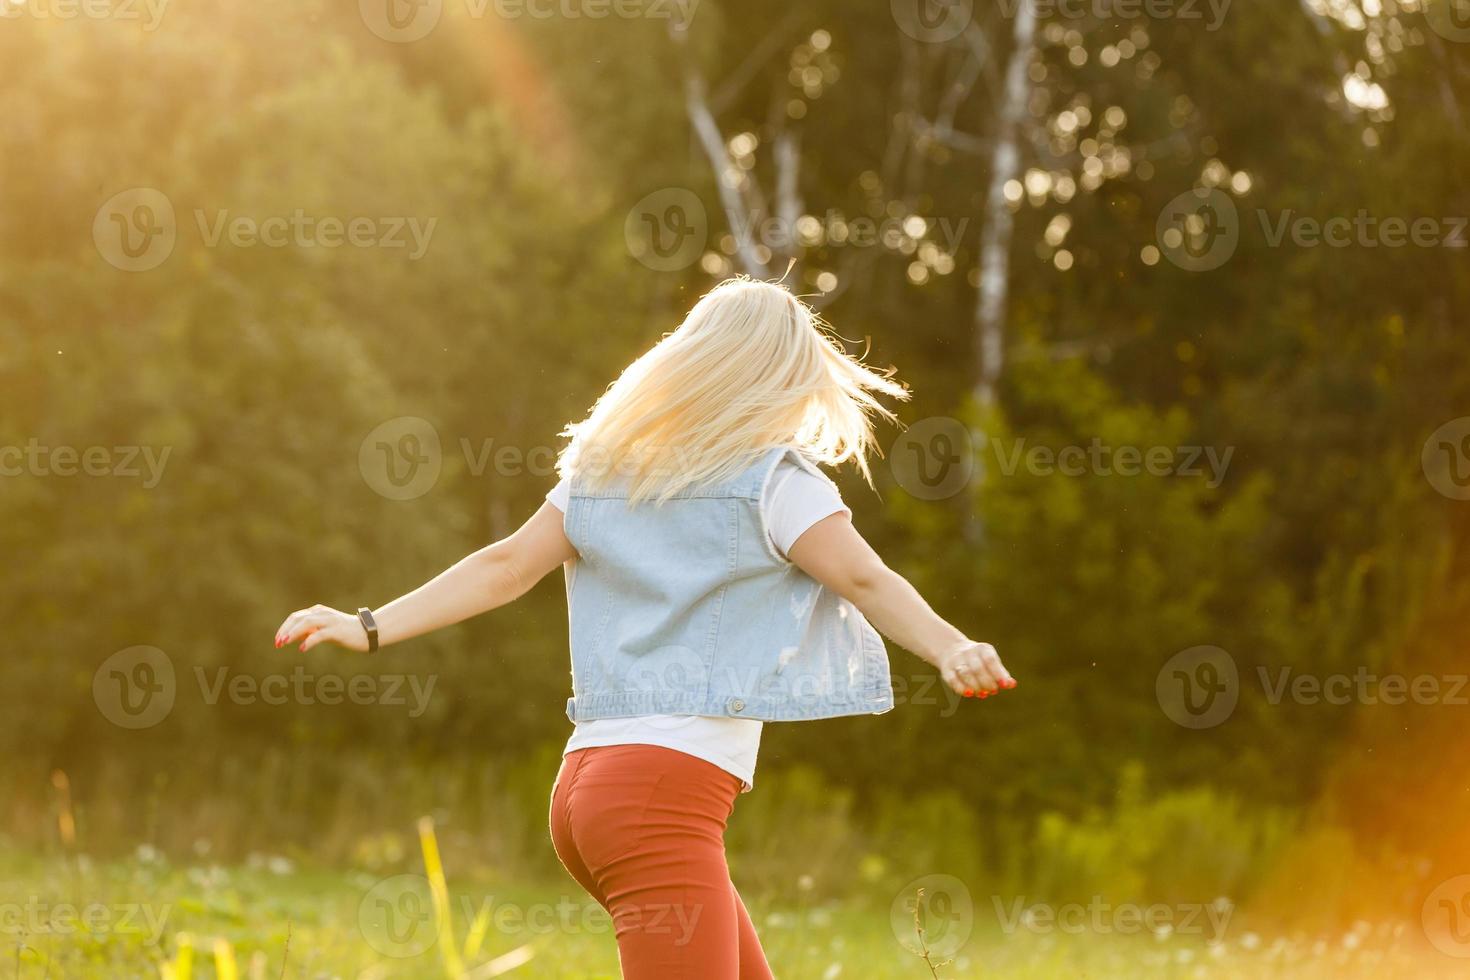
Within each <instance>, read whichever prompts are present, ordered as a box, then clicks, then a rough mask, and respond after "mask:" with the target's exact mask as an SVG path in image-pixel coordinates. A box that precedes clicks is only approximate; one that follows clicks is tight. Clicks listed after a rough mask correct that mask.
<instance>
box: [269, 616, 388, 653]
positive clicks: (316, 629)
mask: <svg viewBox="0 0 1470 980" xmlns="http://www.w3.org/2000/svg"><path fill="white" fill-rule="evenodd" d="M297 641H302V642H301V650H302V652H303V653H304V652H306V651H307V650H310V649H311V648H312V647H314V646H316V645H317V644H318V643H335V644H337V645H338V646H339V647H345V648H347V649H348V650H358V651H366V650H367V648H368V637H367V630H365V629H363V626H362V623H361V621H359V620H358V618H357V617H356V616H354V615H353V614H352V613H345V612H342V611H341V610H340V609H333V608H332V607H331V606H321V605H317V606H312V607H311V608H310V609H298V610H296V611H295V612H293V613H292V614H291V615H289V616H287V617H286V621H285V622H284V623H282V624H281V628H280V629H278V630H276V647H277V649H279V648H280V647H283V646H285V645H286V644H288V643H295V642H297Z"/></svg>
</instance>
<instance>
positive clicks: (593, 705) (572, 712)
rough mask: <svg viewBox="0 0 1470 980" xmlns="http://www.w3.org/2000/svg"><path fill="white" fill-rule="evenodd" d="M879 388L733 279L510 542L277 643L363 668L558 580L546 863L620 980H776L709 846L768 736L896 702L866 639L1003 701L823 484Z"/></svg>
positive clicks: (650, 368) (306, 625)
mask: <svg viewBox="0 0 1470 980" xmlns="http://www.w3.org/2000/svg"><path fill="white" fill-rule="evenodd" d="M875 393H881V394H885V395H889V396H892V397H895V398H904V397H906V394H907V393H906V392H905V390H904V389H903V388H902V387H901V386H899V385H898V384H896V383H895V382H893V381H892V380H890V379H889V378H887V377H885V376H883V375H880V374H877V373H875V372H873V371H871V370H870V369H868V368H867V367H865V366H864V365H862V364H861V363H860V362H858V361H857V360H855V359H853V358H851V357H849V356H848V355H847V354H846V353H845V352H844V351H843V349H842V348H841V347H840V346H839V345H838V344H837V343H836V342H835V341H834V340H832V339H831V338H830V337H829V336H828V335H827V334H826V333H824V332H823V330H822V327H821V325H820V324H819V322H818V321H817V319H816V317H815V315H814V314H813V312H812V311H811V310H810V309H809V308H808V307H807V306H806V305H805V304H804V303H802V302H801V301H800V300H798V299H797V298H796V297H795V296H793V295H792V294H791V293H790V292H788V291H787V290H786V289H784V288H782V287H781V286H778V285H774V284H771V283H765V282H754V281H750V280H745V279H737V280H730V281H727V282H725V283H723V284H721V285H720V286H718V287H717V288H716V289H714V290H713V291H711V292H710V293H709V294H708V295H706V296H705V297H704V298H703V299H701V300H700V301H699V303H697V304H696V305H695V307H694V309H693V310H692V311H690V313H689V315H688V317H686V318H685V320H684V322H683V323H682V324H681V325H680V326H679V328H678V329H677V330H675V331H674V332H673V333H671V334H669V335H667V336H665V337H664V339H663V340H661V341H660V342H659V343H658V344H656V345H654V347H653V348H652V349H650V350H649V351H648V352H647V353H645V354H644V355H643V356H642V357H640V358H638V360H636V361H635V362H633V364H632V365H631V366H629V367H628V368H627V370H625V371H624V372H623V374H622V376H621V377H619V378H618V380H617V381H616V382H615V383H614V384H613V385H612V386H611V387H609V388H608V390H607V392H606V393H605V394H603V396H602V397H601V398H600V399H599V400H598V402H597V404H596V405H595V406H594V407H593V409H592V412H591V414H590V415H589V416H588V417H587V418H586V419H585V420H584V421H582V422H580V423H576V424H574V425H570V426H568V427H567V430H566V432H565V433H564V435H567V436H569V437H570V441H569V443H568V445H567V446H566V447H565V449H564V450H563V451H562V453H561V456H560V458H559V460H558V471H559V473H560V475H561V478H562V479H561V482H560V483H558V484H557V485H556V487H555V488H554V489H553V490H552V491H551V492H550V493H549V494H548V495H547V500H546V503H545V504H543V505H542V507H541V508H540V510H538V511H537V512H536V514H535V515H534V516H532V517H531V519H530V520H529V521H527V522H526V524H525V525H524V526H522V527H521V528H520V529H519V530H518V531H516V532H515V533H514V534H512V535H511V536H510V537H508V538H506V539H505V540H503V541H498V542H496V543H495V544H493V545H490V546H489V547H487V548H484V549H482V550H480V551H477V552H475V553H474V554H472V555H470V556H469V557H468V558H465V559H464V560H463V561H461V562H459V564H457V565H455V566H454V567H452V568H450V569H449V570H448V571H446V572H444V573H442V574H441V575H439V576H438V577H437V578H435V579H433V580H432V581H430V582H429V583H427V584H426V585H423V586H421V587H420V588H418V589H416V590H415V591H413V592H411V593H409V594H408V595H405V596H403V597H401V598H399V599H396V600H394V601H393V602H391V603H389V604H388V605H386V606H384V607H382V608H381V609H378V610H375V611H370V610H366V609H364V610H361V611H360V612H359V614H358V615H357V616H353V615H351V614H349V613H345V612H339V611H337V610H334V609H329V608H326V607H323V606H315V607H313V608H311V609H303V610H301V611H299V612H295V613H292V614H291V615H290V616H289V617H287V619H286V621H285V623H284V624H282V626H281V628H280V630H279V631H278V632H277V635H276V646H278V647H279V646H283V645H285V644H287V643H297V642H300V644H301V649H302V650H310V649H312V648H313V647H315V646H317V645H318V644H321V643H336V644H338V645H339V646H343V647H347V648H349V649H353V650H366V649H376V647H377V646H379V645H386V644H389V643H397V642H399V641H401V640H406V639H408V638H410V637H414V636H419V635H421V634H423V633H427V632H429V631H431V630H436V629H439V628H440V627H443V626H448V625H450V624H451V623H457V622H460V621H461V620H464V619H468V618H469V617H471V616H474V615H476V614H478V613H482V612H485V611H487V610H490V609H494V608H496V607H498V606H503V605H505V604H506V603H509V602H511V601H512V600H514V599H516V598H518V597H520V596H521V595H524V594H525V593H526V591H527V590H528V589H530V588H531V587H532V586H533V585H535V584H536V583H537V582H538V581H539V580H540V579H541V578H542V577H543V576H544V575H546V574H547V573H548V572H550V571H551V570H552V569H554V568H556V567H557V566H559V565H561V566H565V569H566V582H567V601H568V606H569V621H570V639H571V660H572V694H573V697H572V698H571V699H570V700H569V701H568V702H567V715H568V717H569V718H570V719H571V720H572V722H573V723H574V726H575V727H574V729H573V731H572V736H571V739H570V741H569V742H568V743H567V747H566V752H565V754H564V756H563V760H562V766H561V772H560V773H559V774H558V776H557V779H556V785H555V787H554V789H553V792H552V801H551V838H552V843H553V845H554V846H555V848H556V852H557V854H558V856H559V857H560V858H561V860H562V863H563V864H564V865H565V866H566V868H567V870H568V871H569V872H570V873H571V875H572V876H573V877H574V878H576V880H577V881H578V882H579V883H580V884H581V885H582V886H583V887H584V888H586V889H587V891H588V892H589V893H590V894H591V895H592V896H593V897H594V898H595V899H596V900H597V901H598V902H599V903H600V904H601V905H602V906H603V907H604V908H606V909H607V910H608V911H609V912H610V913H611V914H612V917H613V922H614V928H615V931H616V934H617V940H618V951H619V957H620V960H621V962H622V969H623V975H624V976H625V977H630V978H660V980H664V978H679V977H690V978H696V977H697V978H700V980H706V978H736V977H739V978H753V977H770V976H771V972H770V968H769V967H768V966H767V965H766V960H765V956H764V954H763V952H762V951H761V946H760V941H759V940H758V939H757V938H756V934H755V930H754V928H753V927H752V925H751V921H750V916H749V915H748V914H747V913H746V910H745V906H744V904H743V903H742V902H741V899H740V895H739V893H738V892H737V891H736V890H735V887H734V885H733V884H732V883H731V881H730V874H729V869H728V867H727V865H726V862H725V849H724V839H723V835H724V830H725V823H726V820H727V819H728V818H729V816H730V813H731V812H732V810H733V807H734V803H735V798H736V796H737V794H738V793H740V792H741V791H743V790H749V789H750V788H751V786H752V784H753V782H754V779H755V762H756V753H757V750H758V748H759V746H760V736H761V726H762V724H763V723H764V722H767V721H796V720H801V719H808V718H831V717H837V716H841V715H852V714H866V713H877V712H883V711H887V710H888V709H890V708H891V707H893V690H892V686H891V683H890V674H889V666H888V659H887V654H886V652H885V650H884V647H883V641H882V640H881V639H880V638H879V637H878V634H877V633H876V632H875V631H874V629H873V626H876V627H877V628H878V630H881V631H882V632H883V633H884V634H886V635H887V636H888V637H889V638H890V639H892V640H894V641H895V642H896V643H898V644H900V645H902V646H903V647H905V648H907V649H909V650H911V651H913V652H914V653H916V654H918V655H919V656H920V657H922V658H923V659H925V660H927V661H928V662H929V663H931V664H933V665H934V666H935V667H936V668H938V670H939V672H940V673H941V675H942V676H943V678H944V680H945V681H946V682H947V683H948V684H949V685H950V686H951V687H953V688H954V689H955V690H956V691H957V692H959V693H960V694H962V695H964V696H965V697H975V696H978V697H982V698H983V697H987V696H989V695H991V694H994V693H996V692H998V691H999V690H1001V689H1003V688H1010V687H1014V686H1015V683H1016V682H1015V681H1014V680H1013V679H1012V678H1011V675H1010V674H1009V673H1008V672H1007V671H1006V669H1005V667H1004V666H1002V665H1001V662H1000V660H999V658H998V657H997V656H996V653H995V649H994V648H993V647H991V646H990V645H989V644H986V643H977V642H974V641H972V640H970V639H968V638H966V636H965V635H964V634H963V633H961V632H960V631H959V630H958V629H956V628H955V627H953V626H951V625H949V624H948V623H946V622H945V621H944V620H942V619H940V618H939V616H937V615H936V614H935V613H934V611H933V610H931V609H930V608H929V606H928V605H927V604H926V603H925V602H924V600H923V599H922V598H920V596H919V594H918V593H917V592H916V591H915V590H914V588H913V587H912V586H911V585H910V584H909V583H908V582H907V581H906V580H904V579H903V578H902V577H901V576H899V575H897V574H896V573H894V572H893V571H891V570H890V569H888V568H887V567H886V566H885V565H884V564H883V562H882V560H881V559H880V558H879V557H878V556H877V554H875V553H874V552H873V550H872V549H871V548H870V547H869V546H868V544H867V543H866V542H865V541H864V540H863V538H862V537H861V536H860V535H859V534H858V533H857V531H856V530H854V529H853V526H852V523H851V521H850V519H849V518H850V516H851V515H850V512H849V511H848V509H847V508H846V507H845V506H844V505H843V503H842V500H841V497H840V496H839V495H838V492H837V489H836V487H835V486H834V485H833V484H832V482H831V481H830V480H828V479H827V478H826V477H825V476H824V475H823V474H822V473H821V472H820V471H819V470H818V469H817V467H816V466H815V465H814V462H821V463H826V464H829V465H834V464H837V463H841V462H843V461H848V460H850V461H852V462H853V463H854V464H855V465H856V466H857V468H858V469H859V470H860V471H861V472H862V473H863V475H864V477H865V478H869V480H870V482H871V478H870V475H869V473H868V466H867V455H868V452H869V450H870V449H871V448H872V443H873V427H872V416H873V415H881V416H884V417H885V418H888V419H892V418H893V416H892V414H891V413H890V412H889V411H888V410H887V409H885V408H884V407H883V406H882V405H880V404H879V403H878V401H877V400H876V398H875V397H874V395H875ZM869 622H871V623H872V624H873V625H872V626H870V625H869Z"/></svg>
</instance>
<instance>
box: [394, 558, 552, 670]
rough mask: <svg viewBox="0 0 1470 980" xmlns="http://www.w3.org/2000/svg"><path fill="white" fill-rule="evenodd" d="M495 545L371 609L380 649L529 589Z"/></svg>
mask: <svg viewBox="0 0 1470 980" xmlns="http://www.w3.org/2000/svg"><path fill="white" fill-rule="evenodd" d="M497 548H500V545H499V544H493V545H490V546H489V547H488V548H481V549H480V550H479V551H477V552H475V553H474V554H471V555H468V556H466V557H465V558H463V559H461V560H460V561H459V562H457V563H455V564H454V565H452V566H450V567H449V568H447V569H445V570H444V571H443V572H441V573H439V574H438V575H436V576H435V577H434V578H432V579H430V580H429V581H428V582H425V583H424V584H423V585H421V586H419V587H418V588H417V589H414V590H413V591H412V592H410V593H408V594H407V595H402V596H399V597H398V598H397V599H394V600H393V601H392V602H390V603H388V604H387V605H386V606H383V607H382V608H381V609H376V610H374V611H373V618H374V619H376V620H377V622H378V642H379V643H380V644H381V645H382V646H387V645H388V644H390V643H398V642H400V641H402V640H408V639H412V638H413V637H415V636H421V635H423V634H424V633H432V632H433V631H434V630H437V629H442V628H443V627H445V626H451V625H453V624H455V623H458V622H462V621H464V620H466V619H469V618H471V617H473V616H478V615H479V614H480V613H483V612H489V611H490V610H491V609H495V608H496V607H498V606H503V605H505V604H506V603H509V602H512V601H514V600H515V599H518V598H520V596H521V595H522V594H524V593H525V591H526V589H527V587H528V586H525V585H524V584H523V581H522V579H523V577H522V576H521V575H519V574H517V572H516V570H515V567H514V565H513V563H512V562H511V561H510V560H509V558H508V557H507V556H506V555H505V554H504V549H503V548H501V549H500V550H499V551H497Z"/></svg>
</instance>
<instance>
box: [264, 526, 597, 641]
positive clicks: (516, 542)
mask: <svg viewBox="0 0 1470 980" xmlns="http://www.w3.org/2000/svg"><path fill="white" fill-rule="evenodd" d="M575 557H577V552H576V549H575V548H573V547H572V543H571V542H570V541H568V540H567V536H566V534H565V533H564V532H563V531H562V514H561V511H559V510H557V509H556V508H555V507H553V506H551V505H550V504H542V505H541V509H540V510H538V511H536V513H535V514H534V515H532V517H531V519H530V520H528V521H527V522H526V523H525V524H523V525H521V527H520V529H519V530H517V531H516V532H515V533H514V534H512V535H511V536H510V537H508V538H505V539H503V540H501V541H497V542H495V543H494V544H492V545H489V546H488V547H485V548H481V549H480V550H479V551H476V552H475V553H474V554H472V555H469V556H467V557H465V558H463V559H461V560H460V561H459V562H458V563H456V564H455V565H453V566H452V567H450V568H448V569H446V570H445V571H443V572H441V573H439V575H437V576H435V577H434V578H433V579H431V580H430V581H428V582H425V583H424V584H423V585H421V586H419V587H418V588H417V589H414V590H413V591H412V592H410V593H408V594H407V595H404V596H399V597H398V598H397V599H394V600H393V601H392V602H390V603H388V604H387V605H386V606H384V607H382V608H381V609H376V610H374V611H373V618H374V619H375V620H377V623H378V645H379V646H387V645H388V644H390V643H397V642H399V641H400V640H407V639H410V638H412V637H415V636H420V635H422V634H424V633H431V632H433V631H434V630H437V629H440V628H442V627H445V626H450V625H452V624H454V623H458V622H462V621H463V620H466V619H469V618H470V617H471V616H478V615H479V614H480V613H483V612H489V611H490V610H491V609H495V608H497V607H499V606H503V605H506V604H507V603H510V602H514V601H515V600H516V599H519V598H520V597H521V596H523V595H525V594H526V593H527V592H529V591H530V589H531V586H533V585H535V584H536V583H537V582H539V581H541V579H542V578H544V577H545V576H546V574H547V573H548V572H550V571H552V570H553V569H555V568H556V567H557V566H558V565H560V564H562V563H563V562H566V561H569V560H571V559H573V558H575ZM298 641H303V642H301V649H302V650H310V649H311V648H312V647H314V646H316V645H317V644H319V643H335V644H337V645H338V646H343V647H347V648H348V649H349V650H366V649H367V646H368V643H367V633H366V632H364V630H363V628H362V624H361V623H359V622H358V621H357V616H356V615H354V614H352V613H345V612H341V611H339V610H336V609H332V608H330V607H328V606H312V607H311V608H310V609H299V610H297V611H296V612H294V613H292V614H291V615H289V616H287V617H286V621H285V622H284V623H282V624H281V627H280V629H278V630H277V631H276V646H278V647H282V646H285V645H286V644H288V643H295V642H298Z"/></svg>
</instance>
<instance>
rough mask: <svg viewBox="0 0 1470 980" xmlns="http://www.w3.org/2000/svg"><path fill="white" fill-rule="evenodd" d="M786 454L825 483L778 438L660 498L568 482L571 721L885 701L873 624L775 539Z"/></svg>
mask: <svg viewBox="0 0 1470 980" xmlns="http://www.w3.org/2000/svg"><path fill="white" fill-rule="evenodd" d="M783 456H789V458H791V459H792V460H793V461H794V462H796V463H797V464H798V465H800V466H801V467H803V468H804V469H807V470H809V471H810V472H813V473H816V474H817V475H819V476H822V478H823V479H826V476H825V475H823V474H822V473H821V471H820V470H818V469H817V468H816V467H815V466H814V465H813V464H812V463H811V462H810V461H809V460H807V459H806V458H805V457H803V456H802V455H801V454H800V453H799V452H796V451H795V450H791V449H785V448H777V449H772V450H770V451H768V452H766V453H765V454H763V455H762V456H761V458H760V459H758V460H757V461H756V462H755V463H754V464H753V465H751V466H749V467H747V468H746V469H745V470H744V471H742V472H741V473H739V474H738V475H736V476H735V477H734V478H733V479H729V480H726V481H723V482H719V483H713V484H707V485H704V486H696V487H689V488H686V489H684V490H682V491H680V492H679V493H677V494H675V495H674V496H673V497H671V498H669V499H668V500H666V501H665V502H664V503H662V504H661V505H655V504H653V503H651V502H640V503H638V504H633V505H629V503H628V499H627V493H628V492H627V489H626V487H624V486H620V485H616V484H615V485H613V486H611V487H608V488H606V489H595V490H594V489H589V488H587V487H585V486H582V485H581V481H580V480H577V479H575V478H574V479H573V480H572V482H571V487H570V489H571V502H570V504H569V505H568V507H567V512H566V516H565V519H564V526H565V529H566V534H567V538H568V539H569V540H570V541H571V543H572V545H573V546H574V547H575V548H576V549H577V554H578V556H579V557H578V559H577V560H575V561H574V562H572V563H571V564H570V565H569V566H568V568H567V607H568V615H569V619H570V623H571V648H572V694H573V696H572V697H571V698H570V699H569V700H568V701H567V717H568V718H570V719H572V720H573V721H590V720H592V719H596V718H627V717H636V716H640V715H656V714H676V715H708V716H715V717H722V716H723V717H731V718H753V719H760V720H764V721H797V720H802V719H810V718H833V717H837V716H840V715H856V714H878V713H881V712H884V711H888V710H889V709H891V708H892V707H893V686H892V679H891V677H890V675H889V668H888V653H887V651H886V650H885V649H884V647H883V640H882V639H881V638H880V637H879V636H878V633H877V631H876V630H874V629H873V627H872V626H870V625H869V624H868V622H867V620H866V619H864V618H863V615H862V614H861V613H860V612H858V610H857V608H856V607H854V606H853V605H852V604H851V603H849V602H847V601H846V600H844V599H842V598H840V597H839V596H837V595H836V594H835V593H833V592H831V591H829V590H828V589H825V588H823V587H822V586H821V585H819V584H818V583H817V581H816V580H815V579H813V578H812V577H811V576H809V575H807V574H806V573H805V572H803V571H802V570H801V569H799V568H797V567H796V566H795V565H794V564H792V563H791V562H789V561H787V560H786V559H785V558H783V557H781V555H780V554H779V553H778V552H777V551H776V549H775V547H774V546H773V545H772V544H771V540H770V537H769V536H768V534H767V532H766V523H765V515H764V513H763V509H762V496H763V492H764V490H765V487H766V485H767V483H768V482H769V481H770V479H771V474H772V473H773V472H774V471H775V469H776V464H777V463H778V462H779V461H780V460H781V458H782V457H783Z"/></svg>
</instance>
